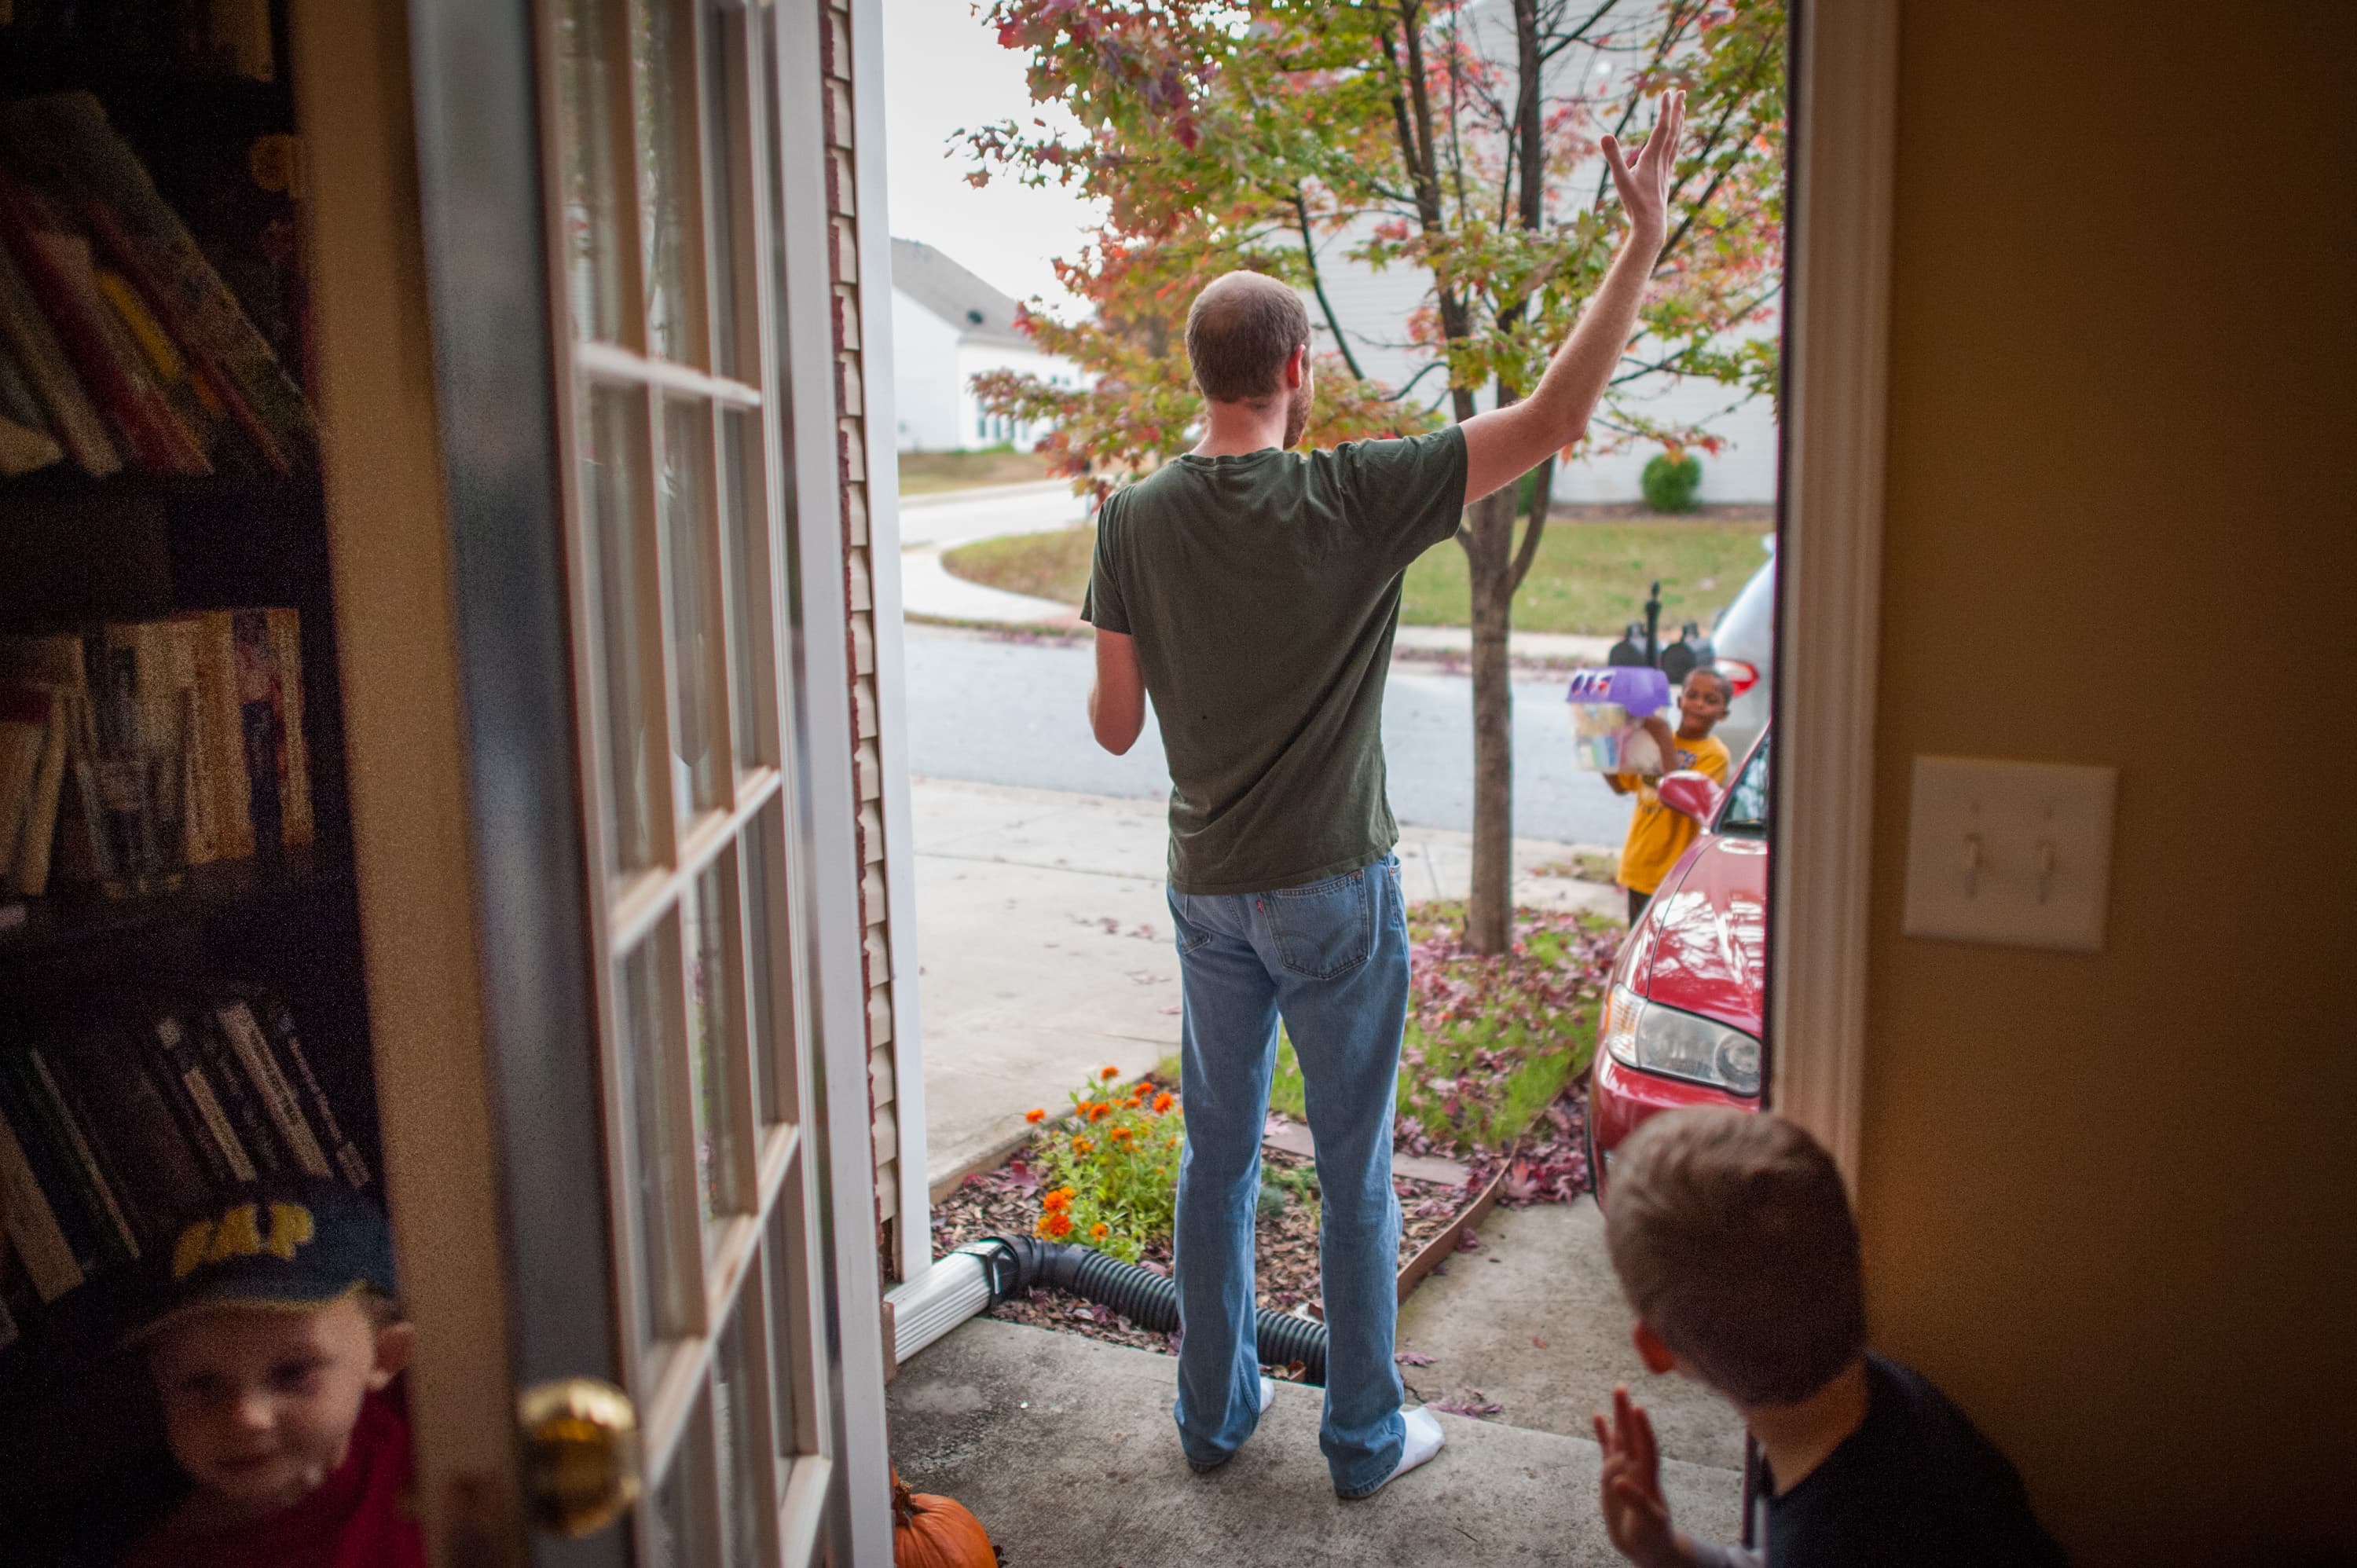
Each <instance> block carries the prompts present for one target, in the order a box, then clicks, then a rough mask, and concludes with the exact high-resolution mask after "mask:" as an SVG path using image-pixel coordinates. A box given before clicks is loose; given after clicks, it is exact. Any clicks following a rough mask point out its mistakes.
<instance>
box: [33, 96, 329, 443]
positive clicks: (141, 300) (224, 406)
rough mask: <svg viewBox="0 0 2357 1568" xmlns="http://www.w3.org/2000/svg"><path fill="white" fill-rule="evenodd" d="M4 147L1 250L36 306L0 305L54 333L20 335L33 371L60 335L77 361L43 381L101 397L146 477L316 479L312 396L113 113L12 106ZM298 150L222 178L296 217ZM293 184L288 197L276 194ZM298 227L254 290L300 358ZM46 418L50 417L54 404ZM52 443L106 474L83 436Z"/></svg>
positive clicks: (292, 145) (50, 101)
mask: <svg viewBox="0 0 2357 1568" xmlns="http://www.w3.org/2000/svg"><path fill="white" fill-rule="evenodd" d="M0 145H5V147H6V149H7V156H6V158H5V161H0V241H5V246H0V248H5V249H6V250H7V251H8V252H10V253H11V254H12V255H13V257H14V259H15V262H16V270H17V274H18V278H19V281H20V282H21V283H22V284H23V285H25V286H24V288H23V290H22V291H21V295H23V296H25V297H16V295H17V294H18V291H14V290H5V289H0V306H8V305H9V304H10V302H11V299H12V298H13V299H14V300H15V308H14V310H13V311H12V312H10V314H17V315H21V314H24V313H25V312H26V310H27V304H26V299H27V298H29V301H30V308H31V313H32V315H33V316H35V317H38V318H39V320H38V321H36V322H32V323H28V324H27V325H26V326H25V327H24V328H22V329H21V330H18V329H16V328H11V330H10V339H11V346H12V348H14V349H16V357H17V358H18V360H26V359H27V358H28V357H29V355H30V354H31V353H32V352H33V351H35V350H38V349H42V348H43V347H44V343H43V340H42V337H41V328H42V326H43V325H44V324H45V325H46V327H47V328H48V329H50V330H49V340H50V341H52V342H54V343H55V344H57V345H59V346H61V353H60V354H59V355H44V356H43V358H42V363H41V366H40V367H38V368H41V369H43V370H45V371H47V372H48V373H49V379H51V380H55V381H79V383H80V385H81V387H82V388H85V389H87V392H88V393H89V394H90V395H89V396H88V397H87V398H85V399H84V401H85V402H91V403H95V404H96V406H97V407H98V408H99V409H101V410H102V412H103V413H104V414H105V415H106V417H107V419H108V421H110V422H111V423H112V424H113V433H114V435H116V437H117V438H118V439H119V440H120V441H121V442H122V443H123V445H124V447H125V448H126V449H127V450H128V452H129V454H130V456H131V457H132V460H133V461H134V462H135V464H136V465H137V466H138V467H140V468H142V469H143V470H144V471H145V472H149V473H156V474H182V475H199V474H204V473H209V472H210V471H212V469H213V468H214V467H216V466H226V467H239V468H253V469H257V470H260V471H266V472H270V473H274V474H281V475H284V474H291V473H294V472H296V470H297V469H298V468H300V467H304V466H305V465H307V463H308V462H309V461H310V458H311V455H312V453H313V452H314V450H315V449H316V446H317V425H316V422H315V420H314V418H313V415H312V413H311V408H310V404H309V403H308V401H307V399H306V397H305V395H304V392H303V389H302V387H301V386H300V385H298V384H297V382H296V380H295V379H294V376H293V375H290V373H289V371H288V369H287V367H286V366H285V364H284V363H282V361H281V359H280V356H279V353H278V351H277V350H274V349H273V347H272V340H271V337H270V336H268V335H265V334H264V332H263V331H262V330H261V329H260V328H258V327H257V325H256V323H255V321H254V320H253V317H252V315H251V313H250V312H249V311H248V309H247V308H246V307H245V306H244V305H243V304H242V302H241V300H240V297H239V295H237V293H236V292H235V291H233V290H232V289H231V287H230V285H229V284H228V283H227V282H225V281H224V279H223V278H222V275H221V272H220V271H219V270H218V269H217V268H216V266H215V265H214V263H213V261H212V259H211V257H210V256H209V255H208V252H207V251H206V249H205V247H203V246H201V245H199V242H197V239H196V237H195V236H194V234H193V233H192V232H191V231H190V230H189V228H188V224H187V223H186V222H184V221H183V220H182V218H181V215H180V214H179V213H178V211H176V210H175V209H174V208H173V207H172V205H171V204H170V203H169V202H167V200H166V199H164V197H163V195H162V193H161V191H160V190H159V189H158V188H157V187H156V181H155V178H154V177H153V175H152V174H151V172H150V170H149V169H148V167H147V166H146V164H145V162H144V161H143V160H142V159H141V158H140V156H139V155H138V154H137V153H135V152H134V151H133V150H132V148H131V145H130V144H129V143H127V142H125V141H124V139H123V138H122V137H121V136H120V135H118V134H116V133H115V131H114V129H113V126H112V125H111V124H109V123H108V121H107V117H106V112H105V109H104V108H103V107H102V105H101V104H100V102H99V101H98V100H97V99H96V98H95V97H94V96H92V95H91V94H90V93H87V92H56V93H48V94H44V95H42V96H39V97H35V98H26V99H20V100H17V101H16V102H10V103H5V104H0ZM298 145H299V144H296V142H295V139H294V138H292V137H288V136H285V135H273V136H265V137H263V138H260V139H258V140H257V141H255V142H254V143H253V144H252V145H251V147H250V149H249V150H248V152H247V155H246V156H245V158H244V159H243V162H244V164H245V166H246V169H245V170H244V171H242V172H240V173H237V174H234V175H231V174H226V173H223V174H220V175H217V176H216V179H217V180H221V181H231V182H234V183H236V184H238V185H240V186H242V187H244V188H251V189H252V190H253V191H259V192H260V193H261V199H264V200H265V201H267V202H269V203H273V204H274V206H275V207H276V208H283V209H285V210H286V211H287V212H288V213H290V214H291V213H292V212H293V211H294V210H295V206H296V202H295V195H294V191H293V182H294V180H295V174H294V172H293V171H294V170H295V169H296V166H297V161H298V158H297V153H296V150H295V149H296V147H297V146H298ZM166 150H167V152H168V153H170V154H172V156H187V155H186V153H185V151H184V150H182V149H177V148H167V149H166ZM280 170H285V171H286V172H285V176H284V183H285V186H286V188H285V189H283V190H276V191H273V190H272V189H270V185H271V182H272V181H273V180H276V179H278V178H279V175H278V173H277V171H280ZM265 176H268V177H269V178H268V179H265ZM245 205H246V206H249V207H250V206H251V205H253V203H252V202H251V201H248V202H246V203H245ZM295 230H296V218H295V217H292V216H288V217H286V218H285V219H283V220H273V221H266V222H265V224H264V237H263V239H262V241H261V242H260V249H261V251H262V252H263V260H262V261H261V263H259V264H258V265H257V266H253V267H251V268H248V269H246V270H248V271H250V272H251V273H252V274H253V276H254V277H255V278H257V279H261V280H266V281H265V282H264V286H262V287H261V288H258V289H257V288H255V285H254V284H253V283H251V282H250V283H249V288H250V290H253V291H254V292H255V293H256V297H257V300H260V299H261V298H262V297H263V296H264V295H267V299H268V303H269V305H270V306H272V308H271V310H270V311H269V314H270V315H272V317H274V327H275V328H277V329H278V330H277V332H276V336H277V338H278V340H279V342H280V343H281V344H282V345H285V346H286V347H287V348H289V349H293V350H295V351H296V352H297V353H298V354H299V353H300V351H301V346H302V341H303V335H304V331H305V330H306V329H305V328H303V327H302V325H301V324H302V323H303V322H305V321H306V320H307V314H308V313H307V304H306V300H305V296H304V295H303V290H302V285H301V283H300V280H299V275H298V274H299V272H300V263H299V257H298V256H297V255H296V233H295ZM248 249H250V248H248V247H243V246H242V245H230V246H221V245H218V244H217V245H216V247H215V253H217V254H221V256H223V258H224V260H230V259H231V257H232V256H234V255H237V254H242V253H244V252H245V251H246V250H248ZM290 276H292V277H293V281H291V282H289V281H287V280H288V278H289V277H290ZM0 285H5V280H0ZM290 322H291V323H294V324H295V326H296V329H295V330H293V331H291V332H290V331H289V330H287V327H288V324H289V323H290ZM19 337H22V338H24V339H25V342H24V343H23V344H18V343H17V342H16V338H19ZM305 369H306V368H305V366H304V365H303V364H301V363H300V362H299V361H298V363H297V364H296V367H295V370H296V372H298V373H300V372H304V371H305ZM35 381H36V385H35V390H36V391H38V378H35ZM60 395H61V396H62V393H61V394H60ZM36 402H37V403H40V404H41V405H42V406H44V407H46V406H48V400H47V399H46V398H37V399H36ZM50 433H51V434H53V435H56V436H57V437H58V438H59V444H60V445H61V446H65V447H66V448H67V449H68V450H69V451H72V452H73V453H74V455H75V456H76V460H77V461H78V462H80V463H81V465H82V466H83V467H85V468H86V469H90V470H91V471H93V472H95V471H97V470H96V469H95V468H92V467H91V461H90V458H89V457H88V456H85V455H84V453H83V452H82V451H81V450H79V449H77V448H76V447H75V446H74V444H73V443H72V442H71V441H69V440H67V439H66V435H67V432H65V431H64V430H62V429H60V428H58V427H56V426H55V425H52V427H51V432H50ZM83 434H87V431H86V430H85V431H84V432H83ZM92 455H93V456H94V454H92Z"/></svg>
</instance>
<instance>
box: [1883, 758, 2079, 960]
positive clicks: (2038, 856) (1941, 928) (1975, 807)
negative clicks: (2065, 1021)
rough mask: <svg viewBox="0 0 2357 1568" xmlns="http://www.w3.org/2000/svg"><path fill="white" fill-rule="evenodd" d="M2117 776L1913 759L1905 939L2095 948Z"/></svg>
mask: <svg viewBox="0 0 2357 1568" xmlns="http://www.w3.org/2000/svg"><path fill="white" fill-rule="evenodd" d="M2118 777H2119V776H2118V772H2117V770H2116V769H2115V768H2078V767H2071V766H2067V765H2064V764H2061V763H2050V762H1995V761H1989V760H1986V759H1984V758H1979V757H1917V758H1916V759H1915V779H1914V789H1913V791H1912V794H1911V796H1910V802H1909V806H1908V819H1907V934H1908V935H1909V936H1910V937H1946V938H1950V939H1953V940H1958V941H1968V942H1998V943H2004V944H2007V945H2011V946H2016V947H2039V948H2061V949H2063V950H2068V951H2072V952H2100V951H2101V950H2103V946H2104V902H2105V899H2106V897H2108V894H2109V891H2110V884H2111V859H2112V796H2113V792H2114V789H2115V787H2116V785H2117V783H2118Z"/></svg>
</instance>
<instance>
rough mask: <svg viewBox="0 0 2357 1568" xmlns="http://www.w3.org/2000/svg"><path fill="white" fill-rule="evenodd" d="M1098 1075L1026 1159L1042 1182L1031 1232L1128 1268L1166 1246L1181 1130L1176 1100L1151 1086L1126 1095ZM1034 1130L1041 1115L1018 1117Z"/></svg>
mask: <svg viewBox="0 0 2357 1568" xmlns="http://www.w3.org/2000/svg"><path fill="white" fill-rule="evenodd" d="M1120 1077H1121V1073H1120V1069H1116V1068H1105V1069H1103V1070H1102V1071H1100V1072H1099V1073H1098V1075H1097V1076H1096V1077H1095V1078H1092V1079H1090V1080H1089V1081H1088V1082H1087V1083H1086V1084H1084V1085H1083V1086H1082V1087H1081V1088H1080V1089H1078V1090H1074V1091H1073V1092H1072V1094H1071V1102H1072V1112H1071V1115H1070V1116H1069V1117H1066V1118H1064V1119H1062V1120H1060V1121H1059V1122H1056V1123H1055V1124H1054V1125H1053V1126H1050V1127H1048V1128H1046V1129H1045V1130H1044V1131H1043V1132H1042V1133H1040V1134H1039V1143H1038V1144H1036V1145H1035V1146H1034V1149H1033V1152H1032V1156H1031V1160H1032V1165H1033V1168H1035V1169H1036V1170H1038V1171H1039V1174H1040V1177H1041V1188H1042V1190H1041V1193H1040V1197H1039V1223H1038V1224H1037V1225H1035V1226H1034V1227H1033V1230H1035V1231H1036V1232H1037V1233H1038V1234H1039V1235H1041V1236H1044V1237H1046V1238H1047V1239H1048V1240H1051V1241H1073V1240H1077V1241H1086V1242H1088V1243H1089V1244H1090V1245H1091V1246H1093V1247H1095V1248H1097V1249H1098V1250H1100V1251H1104V1252H1108V1253H1110V1254H1112V1255H1113V1256H1114V1257H1116V1258H1120V1259H1122V1260H1124V1261H1125V1262H1133V1263H1134V1262H1137V1260H1138V1256H1139V1254H1140V1253H1141V1252H1143V1251H1144V1250H1145V1248H1146V1244H1147V1243H1148V1242H1152V1241H1157V1240H1167V1239H1168V1237H1169V1235H1170V1226H1171V1220H1172V1218H1173V1216H1174V1215H1175V1213H1176V1212H1177V1207H1178V1198H1179V1150H1180V1149H1181V1147H1182V1146H1183V1145H1184V1144H1185V1143H1186V1123H1185V1122H1184V1120H1183V1118H1182V1115H1181V1113H1180V1112H1179V1101H1178V1099H1177V1097H1176V1096H1173V1095H1171V1094H1168V1093H1167V1092H1164V1091H1162V1090H1157V1088H1156V1087H1155V1086H1154V1084H1153V1083H1152V1082H1150V1081H1140V1082H1138V1083H1135V1084H1132V1085H1130V1086H1128V1087H1126V1088H1125V1087H1123V1086H1122V1085H1120V1084H1119V1083H1117V1082H1116V1081H1115V1080H1116V1079H1119V1078H1120ZM1024 1120H1025V1121H1027V1122H1034V1123H1038V1122H1045V1121H1046V1120H1047V1112H1046V1111H1045V1109H1044V1108H1043V1109H1040V1110H1035V1111H1031V1112H1027V1113H1026V1114H1025V1116H1024Z"/></svg>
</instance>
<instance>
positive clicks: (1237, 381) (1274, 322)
mask: <svg viewBox="0 0 2357 1568" xmlns="http://www.w3.org/2000/svg"><path fill="white" fill-rule="evenodd" d="M1308 342H1309V312H1308V308H1307V307H1305V306H1303V305H1302V303H1301V296H1300V295H1297V294H1296V293H1294V292H1293V291H1292V290H1291V289H1289V288H1287V287H1286V286H1285V285H1283V284H1281V283H1279V282H1278V281H1277V280H1276V279H1275V278H1273V277H1270V276H1268V275H1267V274H1263V273H1228V274H1225V275H1223V276H1221V277H1217V278H1214V279H1212V280H1211V283H1209V284H1207V285H1204V288H1203V292H1202V293H1200V294H1199V295H1196V296H1195V303H1194V304H1193V305H1192V306H1189V308H1188V311H1187V362H1188V364H1189V366H1191V367H1192V368H1193V370H1194V371H1195V384H1196V385H1197V386H1199V387H1200V388H1201V389H1202V390H1203V395H1204V396H1205V397H1207V398H1209V399H1211V401H1212V402H1213V403H1259V402H1262V401H1264V400H1265V399H1268V398H1272V397H1275V395H1276V394H1277V393H1279V392H1283V391H1284V390H1285V381H1284V378H1285V362H1286V360H1290V359H1291V358H1293V351H1294V350H1295V349H1299V348H1304V347H1306V346H1307V345H1308Z"/></svg>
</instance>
